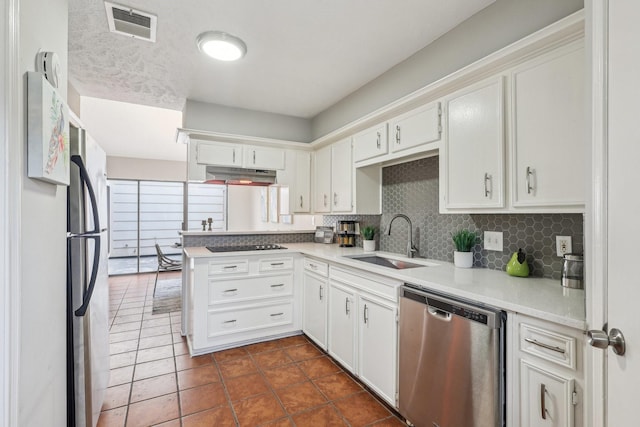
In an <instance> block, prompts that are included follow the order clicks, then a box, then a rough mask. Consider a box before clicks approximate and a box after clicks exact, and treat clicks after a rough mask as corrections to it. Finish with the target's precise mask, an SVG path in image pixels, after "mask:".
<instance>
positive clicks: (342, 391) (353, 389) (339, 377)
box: [313, 372, 362, 400]
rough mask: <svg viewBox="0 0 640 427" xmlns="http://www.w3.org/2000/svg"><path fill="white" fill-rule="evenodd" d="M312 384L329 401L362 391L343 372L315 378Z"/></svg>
mask: <svg viewBox="0 0 640 427" xmlns="http://www.w3.org/2000/svg"><path fill="white" fill-rule="evenodd" d="M313 382H314V384H315V385H316V387H318V389H320V391H321V392H322V393H324V395H325V396H327V398H328V399H329V400H336V399H340V398H343V397H346V396H350V395H352V394H354V393H358V392H361V391H362V387H360V386H359V385H358V383H356V382H355V381H354V380H352V379H351V377H350V376H349V375H347V374H345V373H344V372H340V373H337V374H335V375H327V376H324V377H320V378H316V379H315V380H313Z"/></svg>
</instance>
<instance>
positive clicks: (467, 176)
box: [444, 77, 504, 208]
mask: <svg viewBox="0 0 640 427" xmlns="http://www.w3.org/2000/svg"><path fill="white" fill-rule="evenodd" d="M445 111H446V115H447V137H446V141H445V144H444V146H445V150H444V151H445V171H446V174H445V180H446V181H445V206H446V207H447V208H484V207H492V208H501V207H504V133H503V126H504V125H503V78H502V77H500V78H499V79H491V80H489V81H486V82H483V83H481V84H479V85H474V86H472V87H471V88H469V89H465V90H464V91H462V92H459V93H457V94H455V95H454V96H453V97H452V98H450V99H448V100H447V102H446V108H445Z"/></svg>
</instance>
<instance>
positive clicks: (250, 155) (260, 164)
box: [244, 145, 286, 170]
mask: <svg viewBox="0 0 640 427" xmlns="http://www.w3.org/2000/svg"><path fill="white" fill-rule="evenodd" d="M285 163H286V162H285V150H283V149H279V148H269V147H257V146H252V145H248V146H245V147H244V167H246V168H256V169H271V170H283V169H284V168H285Z"/></svg>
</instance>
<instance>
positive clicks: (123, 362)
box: [109, 350, 138, 369]
mask: <svg viewBox="0 0 640 427" xmlns="http://www.w3.org/2000/svg"><path fill="white" fill-rule="evenodd" d="M137 353H138V352H137V351H135V350H134V351H128V352H126V353H119V354H114V355H113V356H109V368H111V369H115V368H122V367H123V366H130V365H134V364H135V363H136V354H137Z"/></svg>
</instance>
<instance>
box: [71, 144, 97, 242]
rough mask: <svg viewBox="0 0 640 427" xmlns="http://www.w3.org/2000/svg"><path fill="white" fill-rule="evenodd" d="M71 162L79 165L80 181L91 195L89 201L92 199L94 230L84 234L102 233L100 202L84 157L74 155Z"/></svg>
mask: <svg viewBox="0 0 640 427" xmlns="http://www.w3.org/2000/svg"><path fill="white" fill-rule="evenodd" d="M71 161H72V162H73V163H75V164H76V165H78V169H79V170H80V181H81V182H82V185H83V186H84V187H86V189H87V193H89V199H91V213H92V214H93V230H86V232H85V233H83V234H91V233H100V217H99V216H98V202H97V201H96V193H95V192H94V191H93V186H92V185H91V180H90V179H89V173H88V172H87V168H86V167H85V166H84V163H83V162H82V157H80V156H78V155H77V154H74V155H73V156H71Z"/></svg>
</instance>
